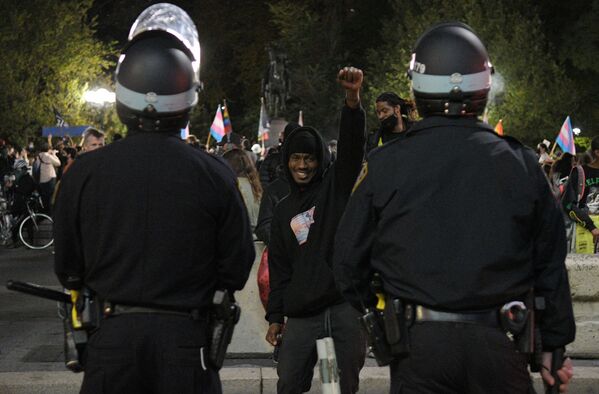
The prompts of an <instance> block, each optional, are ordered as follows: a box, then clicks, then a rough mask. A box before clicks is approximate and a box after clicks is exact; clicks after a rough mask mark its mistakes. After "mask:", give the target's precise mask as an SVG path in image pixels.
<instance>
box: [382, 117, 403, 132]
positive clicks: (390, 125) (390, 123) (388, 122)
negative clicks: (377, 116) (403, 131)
mask: <svg viewBox="0 0 599 394" xmlns="http://www.w3.org/2000/svg"><path fill="white" fill-rule="evenodd" d="M398 121H399V119H398V118H397V116H396V115H395V114H391V115H390V116H387V117H386V118H385V119H383V120H381V129H382V130H383V131H389V132H390V131H393V129H394V128H395V126H397V122H398Z"/></svg>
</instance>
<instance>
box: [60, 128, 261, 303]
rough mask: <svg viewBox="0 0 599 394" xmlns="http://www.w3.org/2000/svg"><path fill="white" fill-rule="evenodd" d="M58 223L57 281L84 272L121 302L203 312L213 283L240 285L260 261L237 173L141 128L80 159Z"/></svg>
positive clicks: (68, 180)
mask: <svg viewBox="0 0 599 394" xmlns="http://www.w3.org/2000/svg"><path fill="white" fill-rule="evenodd" d="M54 220H55V225H54V226H55V242H56V246H55V252H56V255H55V271H56V274H57V276H58V278H59V280H60V281H61V283H62V284H63V285H64V286H65V287H67V288H78V287H80V286H81V284H82V283H81V281H78V280H77V278H82V279H83V283H84V284H85V285H86V286H87V287H89V288H91V289H92V290H94V291H95V292H96V293H97V294H98V296H99V297H100V298H102V299H105V300H109V301H113V302H115V303H122V304H129V305H142V306H158V307H160V306H162V307H169V308H174V309H195V308H198V309H202V308H204V307H207V306H208V305H209V304H210V303H211V300H212V296H213V293H214V291H215V289H217V287H218V288H226V289H229V290H231V291H232V290H238V289H241V288H243V286H244V284H245V282H246V280H247V278H248V275H249V272H250V269H251V265H252V263H253V261H254V255H255V252H254V246H253V243H252V235H251V228H250V225H249V220H248V216H247V212H246V210H245V206H244V204H243V200H242V198H241V195H240V193H239V190H238V188H237V186H236V178H235V175H234V174H233V173H232V171H231V170H230V169H229V167H228V166H227V165H226V164H225V163H224V162H222V161H220V159H217V158H215V157H211V156H209V155H208V154H206V153H204V152H202V151H199V150H197V149H194V148H192V147H191V146H189V145H187V144H185V143H184V142H183V141H182V140H181V139H180V138H178V137H177V136H174V135H168V134H164V133H137V134H134V135H130V136H128V137H127V138H125V139H123V140H121V141H119V142H118V143H115V144H110V145H108V146H106V147H104V148H102V149H99V150H97V151H93V152H89V153H85V154H84V155H82V156H80V157H79V158H78V159H77V160H76V162H75V163H74V164H73V166H72V167H71V169H70V170H69V171H68V172H67V174H65V176H64V177H63V180H62V186H61V190H60V192H59V195H58V199H57V203H56V211H55V219H54ZM69 277H71V278H69Z"/></svg>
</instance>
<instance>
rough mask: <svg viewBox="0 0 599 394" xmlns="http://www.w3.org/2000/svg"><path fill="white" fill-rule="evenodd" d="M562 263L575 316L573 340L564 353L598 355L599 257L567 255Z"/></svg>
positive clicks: (596, 356) (595, 356)
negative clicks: (565, 269) (566, 272)
mask: <svg viewBox="0 0 599 394" xmlns="http://www.w3.org/2000/svg"><path fill="white" fill-rule="evenodd" d="M566 264H567V266H568V275H569V278H570V291H571V293H572V301H573V302H574V317H575V318H576V340H575V341H574V343H572V344H571V345H570V346H568V348H567V349H566V350H567V353H568V354H569V355H571V356H573V357H579V358H599V256H598V255H584V254H570V255H568V259H567V260H566Z"/></svg>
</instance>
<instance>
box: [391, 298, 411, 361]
mask: <svg viewBox="0 0 599 394" xmlns="http://www.w3.org/2000/svg"><path fill="white" fill-rule="evenodd" d="M412 315H413V308H412V305H410V304H407V305H404V303H403V302H402V301H401V300H400V299H398V298H395V299H393V298H389V297H387V301H386V302H385V311H384V320H385V336H386V339H387V343H388V344H389V346H390V349H391V354H392V355H393V356H396V357H397V356H406V355H408V354H409V353H410V334H409V325H410V324H411V322H412V319H413V318H412Z"/></svg>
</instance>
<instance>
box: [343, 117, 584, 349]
mask: <svg viewBox="0 0 599 394" xmlns="http://www.w3.org/2000/svg"><path fill="white" fill-rule="evenodd" d="M423 158H424V161H423ZM358 182H359V185H358V186H357V189H356V191H355V192H354V194H353V196H352V198H351V199H350V202H349V203H348V205H347V209H346V212H345V215H344V217H343V219H342V220H341V223H340V225H339V230H338V233H337V238H336V242H335V250H336V255H335V278H336V280H337V285H338V287H339V289H340V290H341V291H342V292H343V294H344V296H345V297H346V299H348V300H349V301H350V302H351V303H352V304H353V305H354V306H355V307H356V308H360V304H361V302H364V303H367V304H369V303H371V302H372V296H371V295H370V291H369V286H368V283H369V278H370V277H371V274H372V272H373V271H376V272H379V273H380V274H381V276H382V279H383V285H384V288H385V290H386V292H387V293H388V294H390V295H392V296H394V297H399V298H402V299H405V300H408V301H410V302H413V303H416V304H420V305H424V306H427V307H430V308H433V309H438V310H445V311H469V310H482V309H491V308H497V307H499V306H501V305H503V304H504V303H505V302H507V301H511V300H514V299H519V298H520V297H522V296H523V295H525V294H526V293H527V292H528V291H529V290H530V289H531V288H533V287H534V290H535V293H536V294H537V295H538V296H544V297H545V300H546V304H547V310H546V311H545V313H544V314H543V320H542V321H541V330H542V333H543V341H544V342H543V345H544V347H545V348H548V349H551V348H555V347H558V346H563V345H566V344H567V343H569V342H571V341H572V340H573V339H574V332H575V325H574V317H573V312H572V301H571V298H570V288H569V284H568V274H567V271H566V266H565V264H564V260H565V257H566V236H565V231H564V221H563V217H562V214H561V211H560V209H559V206H558V203H557V201H556V200H555V198H554V196H553V194H552V192H551V189H550V187H549V184H548V182H547V179H546V177H545V175H544V174H543V172H542V171H541V169H540V168H539V166H538V164H537V159H536V156H535V154H534V152H533V151H532V150H530V149H528V148H525V147H524V146H522V145H521V144H520V143H519V142H517V141H516V140H514V139H512V138H509V137H500V136H498V135H497V134H495V133H494V132H493V130H492V129H491V128H490V127H488V126H487V125H485V124H483V123H478V122H477V121H476V120H474V119H464V118H462V119H451V118H444V117H430V118H426V119H424V120H423V121H421V122H420V123H417V124H415V125H414V126H413V127H412V129H411V130H410V131H409V132H408V134H407V135H406V138H404V139H403V140H402V141H393V142H390V143H388V144H386V145H384V146H382V147H380V148H378V149H377V150H375V151H373V152H372V153H371V154H370V155H369V157H368V167H367V171H364V172H363V174H361V177H360V179H359V181H358Z"/></svg>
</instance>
